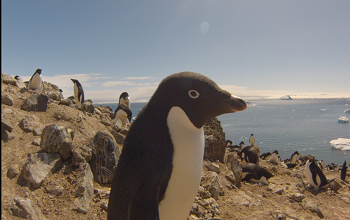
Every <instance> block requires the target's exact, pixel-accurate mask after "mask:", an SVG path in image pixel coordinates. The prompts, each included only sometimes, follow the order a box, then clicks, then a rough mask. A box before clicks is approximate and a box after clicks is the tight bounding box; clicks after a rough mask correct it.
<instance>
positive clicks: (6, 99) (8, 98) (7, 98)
mask: <svg viewBox="0 0 350 220" xmlns="http://www.w3.org/2000/svg"><path fill="white" fill-rule="evenodd" d="M1 103H2V104H5V105H9V106H12V105H13V99H12V98H11V96H9V95H7V94H5V95H1Z"/></svg>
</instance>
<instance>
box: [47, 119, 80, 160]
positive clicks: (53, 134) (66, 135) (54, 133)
mask: <svg viewBox="0 0 350 220" xmlns="http://www.w3.org/2000/svg"><path fill="white" fill-rule="evenodd" d="M73 137H74V134H73V133H72V132H69V129H67V128H66V127H64V126H57V125H56V124H52V125H48V126H46V127H45V128H44V130H43V132H42V134H41V143H40V148H41V149H43V150H44V151H45V152H48V153H59V154H60V155H61V156H62V159H63V160H67V159H68V158H69V157H70V155H71V154H72V150H73Z"/></svg>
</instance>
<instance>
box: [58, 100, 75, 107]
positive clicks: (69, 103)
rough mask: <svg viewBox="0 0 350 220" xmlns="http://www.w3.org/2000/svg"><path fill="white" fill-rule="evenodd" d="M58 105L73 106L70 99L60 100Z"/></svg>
mask: <svg viewBox="0 0 350 220" xmlns="http://www.w3.org/2000/svg"><path fill="white" fill-rule="evenodd" d="M58 104H59V105H66V106H71V107H72V106H73V101H72V100H71V99H61V101H60V102H59V103H58Z"/></svg>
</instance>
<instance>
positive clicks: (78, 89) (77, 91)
mask: <svg viewBox="0 0 350 220" xmlns="http://www.w3.org/2000/svg"><path fill="white" fill-rule="evenodd" d="M70 80H72V82H73V83H74V86H73V87H74V99H75V102H76V103H77V104H78V106H79V108H81V105H82V104H83V103H84V101H85V100H84V90H83V87H82V85H81V84H80V82H79V81H78V80H77V79H70Z"/></svg>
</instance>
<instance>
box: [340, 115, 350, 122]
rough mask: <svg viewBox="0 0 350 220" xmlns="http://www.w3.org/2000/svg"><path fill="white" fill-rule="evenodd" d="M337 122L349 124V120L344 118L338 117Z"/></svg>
mask: <svg viewBox="0 0 350 220" xmlns="http://www.w3.org/2000/svg"><path fill="white" fill-rule="evenodd" d="M338 122H342V123H348V122H349V119H348V118H347V117H345V116H340V117H339V118H338Z"/></svg>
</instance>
